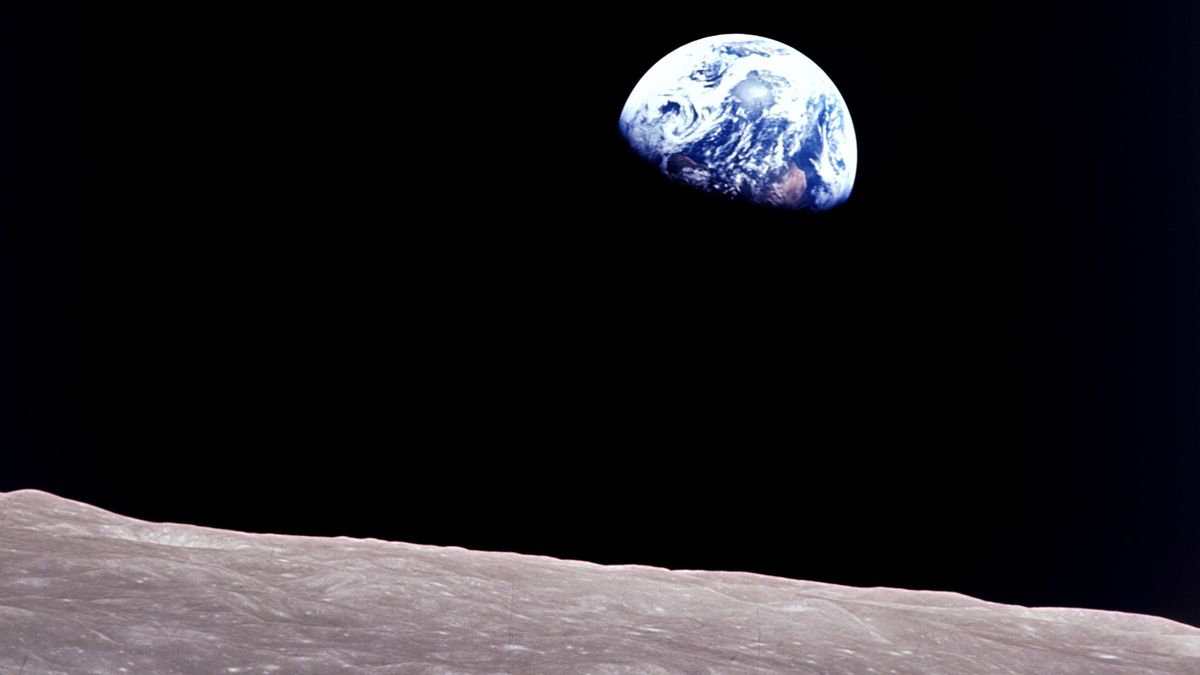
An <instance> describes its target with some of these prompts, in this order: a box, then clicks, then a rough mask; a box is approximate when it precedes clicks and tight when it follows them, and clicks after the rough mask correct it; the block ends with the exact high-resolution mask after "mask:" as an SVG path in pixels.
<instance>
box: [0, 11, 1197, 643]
mask: <svg viewBox="0 0 1200 675" xmlns="http://www.w3.org/2000/svg"><path fill="white" fill-rule="evenodd" d="M27 4H28V3H27ZM10 5H11V3H10ZM56 7H57V9H53V10H51V9H46V8H41V9H29V8H26V9H24V10H16V9H12V8H11V7H10V6H5V7H4V9H3V10H2V11H3V12H4V14H5V16H4V17H3V20H2V21H0V25H2V26H3V29H0V30H2V31H3V34H4V40H3V41H0V50H2V51H3V54H2V55H0V63H3V65H2V66H0V74H2V75H0V77H2V78H3V79H2V80H0V91H2V92H3V100H4V105H3V109H2V112H0V116H2V118H3V121H4V127H3V131H2V132H0V135H2V136H0V138H2V142H3V145H2V146H0V167H2V170H3V177H2V182H0V190H2V196H3V200H2V201H0V209H2V212H0V218H2V219H3V220H2V221H0V280H2V284H0V286H2V288H3V291H2V295H0V298H2V302H3V305H2V306H0V312H2V313H0V329H2V331H0V333H2V335H3V337H2V338H0V341H2V342H3V345H4V347H3V351H2V352H0V395H2V396H3V399H2V400H0V404H2V405H0V425H2V426H0V490H12V489H18V488H40V489H44V490H49V491H53V492H55V493H57V494H60V495H63V496H66V497H71V498H74V499H80V500H84V501H87V502H90V503H93V504H96V505H98V506H101V507H104V508H106V509H110V510H114V511H117V512H120V513H123V514H126V515H131V516H135V517H139V518H145V519H154V520H159V519H164V520H172V521H177V522H189V523H198V524H204V525H211V526H217V527H226V528H238V529H246V530H257V531H272V532H293V533H307V534H328V535H333V534H344V535H354V536H373V537H379V538H386V539H399V540H406V541H413V542H421V543H433V544H456V545H462V546H468V547H473V548H483V549H502V550H514V551H521V552H528V553H539V554H549V555H555V556H565V557H572V558H581V559H587V560H593V561H597V562H605V563H628V562H637V563H646V564H654V565H666V566H671V567H686V568H717V569H739V570H751V571H756V572H763V573H768V574H777V575H784V576H791V577H797V578H805V579H813V580H820V581H828V582H836V583H844V584H858V585H887V586H900V587H908V588H926V589H945V590H954V591H960V592H963V593H968V594H971V595H975V596H978V597H982V598H985V599H988V600H994V601H1001V602H1010V603H1022V604H1033V605H1067V606H1083V607H1095V608H1104V609H1115V610H1127V611H1136V612H1148V613H1154V614H1159V615H1163V616H1167V617H1171V618H1175V619H1178V620H1181V621H1185V622H1188V623H1191V624H1194V625H1195V624H1200V492H1198V490H1197V480H1198V478H1200V131H1198V128H1200V9H1196V8H1195V7H1189V6H1188V5H1187V4H1186V3H1174V7H1173V8H1171V9H1169V10H1168V9H1162V8H1155V7H1152V6H1149V5H1147V4H1140V5H1138V6H1135V5H1134V3H1124V4H1115V3H1093V7H1092V8H1090V9H1087V10H1083V11H1080V12H1077V13H1076V12H1067V11H1065V10H1047V9H1045V8H1041V7H1037V6H1036V4H1035V3H1026V6H1024V7H1022V6H1021V5H1020V3H1017V4H1009V5H1008V6H1006V7H1005V8H1004V10H1003V11H1000V10H996V11H991V10H987V9H978V8H974V9H971V10H970V11H969V12H967V13H961V14H956V13H953V12H952V11H950V10H946V9H939V10H934V9H916V8H913V7H893V8H885V9H881V8H879V7H877V6H875V5H873V4H872V5H863V6H854V5H851V4H850V3H840V4H839V5H838V6H837V7H835V8H832V9H814V8H809V7H805V8H803V12H802V13H801V11H800V9H799V7H798V6H797V5H795V4H794V3H793V4H787V3H778V4H777V5H765V6H761V7H759V9H758V10H757V11H756V12H755V15H754V16H742V15H740V13H737V12H735V13H733V14H732V15H707V14H704V13H697V14H695V15H694V16H688V15H687V14H686V13H685V12H682V10H681V9H680V8H679V7H670V8H667V7H662V8H654V7H637V8H628V7H626V8H621V7H618V6H613V5H607V6H605V7H603V8H597V9H595V10H592V9H588V8H581V7H576V8H573V9H572V10H571V11H569V12H568V11H566V10H563V13H562V14H561V15H553V16H549V15H546V14H544V13H540V12H534V11H533V10H529V14H528V15H526V14H522V13H521V12H520V11H519V10H513V9H511V8H505V9H491V10H476V9H470V10H468V9H462V11H461V12H456V13H455V15H452V16H446V17H443V18H442V19H441V20H433V19H428V18H426V19H418V18H417V17H415V16H410V15H408V14H406V13H405V12H401V11H396V12H394V13H391V14H389V13H387V12H384V11H377V12H358V11H355V10H350V9H332V8H322V9H312V10H307V9H298V8H296V7H292V8H287V9H280V10H278V11H268V10H265V9H260V10H254V11H252V12H251V11H248V10H245V9H242V10H237V11H234V10H217V9H212V8H209V7H199V8H191V9H185V8H184V7H185V6H184V5H176V4H172V5H171V8H169V9H165V8H163V7H161V6H159V7H151V6H146V7H138V8H136V9H135V8H133V7H132V6H129V5H127V6H126V7H127V9H122V10H113V9H111V8H108V7H105V8H97V7H91V8H89V9H86V10H85V9H81V8H80V7H78V6H76V7H72V5H69V4H65V3H57V4H56ZM540 26H555V27H556V28H555V29H554V30H549V29H546V28H540ZM728 32H748V33H753V34H759V35H764V36H767V37H772V38H775V39H778V40H781V41H783V42H785V43H788V44H790V45H792V46H794V47H796V48H798V49H799V50H800V51H802V52H804V53H805V54H806V55H808V56H809V57H810V58H812V59H813V60H814V61H816V62H817V63H818V64H819V65H820V66H821V67H822V68H823V69H825V70H826V72H828V73H829V75H830V76H831V77H832V78H833V80H834V81H835V82H836V83H837V84H838V86H839V88H840V89H841V91H842V93H843V94H844V95H845V97H846V99H847V101H848V104H849V107H850V111H851V114H852V115H853V119H854V123H855V126H856V129H857V133H858V138H859V143H860V166H859V173H858V179H857V182H856V187H855V192H854V195H853V197H852V198H851V200H850V201H849V202H847V203H846V204H845V205H844V206H842V207H840V208H838V209H836V210H835V211H833V212H830V213H828V214H823V215H817V216H808V215H795V214H778V213H773V212H767V211H763V210H758V209H754V208H750V207H746V206H744V205H740V204H733V203H726V202H723V201H719V200H714V199H710V198H708V197H706V196H703V195H698V194H693V193H692V192H690V191H688V190H686V189H683V188H679V187H677V186H674V185H672V184H670V183H668V182H666V181H665V179H662V178H661V177H660V176H658V175H657V174H656V173H655V172H654V171H653V170H652V169H650V168H647V167H645V166H643V165H642V164H641V162H640V160H638V159H637V158H636V156H634V155H633V154H632V152H630V151H628V150H627V149H626V147H625V145H624V142H623V140H622V139H621V137H620V134H619V133H618V131H617V117H618V114H619V112H620V109H621V106H622V105H623V104H624V101H625V97H626V95H627V94H628V92H629V91H630V89H632V87H633V85H634V84H635V83H636V81H637V80H638V78H639V77H640V76H641V75H642V74H643V73H644V72H645V71H646V69H648V68H649V67H650V66H651V65H652V64H653V63H654V62H655V61H657V60H658V59H659V58H660V57H661V56H663V55H665V54H666V53H667V52H668V51H670V50H672V49H674V48H675V47H678V46H680V45H682V44H683V43H685V42H687V41H690V40H692V39H696V38H699V37H703V36H705V35H710V34H716V33H728Z"/></svg>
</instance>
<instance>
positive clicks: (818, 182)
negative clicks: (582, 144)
mask: <svg viewBox="0 0 1200 675" xmlns="http://www.w3.org/2000/svg"><path fill="white" fill-rule="evenodd" d="M621 133H622V134H624V136H625V138H626V140H628V141H629V144H630V145H631V146H632V147H633V149H634V150H635V151H637V153H638V154H639V155H641V156H642V157H644V158H645V159H647V160H648V161H650V162H651V163H653V164H654V165H655V166H657V167H658V168H659V170H661V171H662V172H663V173H665V174H666V175H668V176H670V177H671V178H672V179H674V180H677V181H679V182H681V183H684V184H686V185H690V186H692V187H695V188H699V189H701V190H704V191H706V192H712V193H717V194H721V195H727V196H729V197H732V198H735V199H740V200H746V201H750V202H754V203H756V204H763V205H767V206H773V207H779V208H784V209H795V210H807V211H824V210H826V209H830V208H833V207H834V206H837V205H838V204H841V203H842V202H844V201H846V199H847V198H848V197H849V196H850V191H851V190H852V189H853V188H854V174H855V170H856V169H857V167H858V143H857V139H856V138H855V135H854V124H853V123H852V122H851V121H850V112H849V110H847V109H846V101H845V100H844V99H843V98H842V94H841V92H839V91H838V89H837V87H835V86H834V84H833V81H832V80H830V79H829V76H828V75H826V74H825V72H824V71H822V70H821V69H820V68H819V67H818V66H817V64H815V63H813V62H812V61H811V60H810V59H809V58H808V57H806V56H804V55H803V54H801V53H800V52H798V51H796V50H795V49H792V48H791V47H789V46H787V45H785V44H783V43H781V42H776V41H775V40H770V39H767V38H761V37H755V36H753V35H717V36H713V37H707V38H703V39H701V40H696V41H695V42H691V43H688V44H686V45H684V46H682V47H680V48H679V49H676V50H675V51H673V52H671V53H670V54H667V55H666V56H665V57H663V58H662V60H660V61H659V62H658V63H656V64H654V66H653V67H652V68H650V70H649V71H647V72H646V74H645V75H644V76H642V79H641V81H639V82H638V83H637V86H635V87H634V88H633V92H632V93H631V94H630V95H629V100H628V101H626V103H625V108H624V109H623V110H622V111H621Z"/></svg>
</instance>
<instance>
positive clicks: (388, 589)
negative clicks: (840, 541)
mask: <svg viewBox="0 0 1200 675" xmlns="http://www.w3.org/2000/svg"><path fill="white" fill-rule="evenodd" d="M22 669H23V671H22ZM0 671H3V672H13V673H17V672H24V673H25V674H26V675H39V674H45V673H72V674H73V673H158V674H169V673H180V674H185V673H186V674H191V673H222V672H223V673H268V674H269V673H314V674H315V673H340V672H345V673H351V672H353V673H360V672H362V673H576V672H580V673H582V672H588V673H761V672H773V673H774V672H786V673H869V672H875V673H962V674H970V673H1039V674H1042V673H1189V672H1200V630H1198V629H1196V628H1192V627H1189V626H1184V625H1182V624H1178V623H1174V622H1171V621H1168V620H1166V619H1161V618H1157V617H1151V616H1139V615H1132V614H1121V613H1116V612H1100V611H1093V610H1078V609H1028V608H1024V607H1014V606H1007V605H998V604H993V603H987V602H983V601H980V600H975V599H972V598H968V597H965V596H962V595H956V594H951V593H935V592H922V591H905V590H896V589H884V588H851V587H844V586H835V585H830V584H821V583H814V582H805V581H794V580H788V579H779V578H774V577H766V576H759V575H753V574H744V573H729V572H681V571H668V570H664V569H657V568H651V567H640V566H614V567H606V566H601V565H594V564H590V563H582V562H573V561H562V560H555V559H551V558H543V557H533V556H522V555H516V554H509V553H482V552H475V551H467V550H463V549H458V548H440V547H433V546H418V545H412V544H400V543H389V542H382V541H376V540H354V539H345V538H336V539H328V538H312V537H291V536H276V535H254V534H242V533H237V532H227V531H220V530H212V529H207V528H200V527H194V526H187V525H169V524H154V523H146V522H141V521H136V520H131V519H128V518H124V517H121V516H117V515H114V514H111V513H107V512H105V511H101V510H99V509H96V508H93V507H90V506H87V505H85V504H80V503H78V502H73V501H69V500H66V499H61V498H58V497H54V496H52V495H48V494H46V493H42V492H35V491H22V492H15V493H9V494H0Z"/></svg>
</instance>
